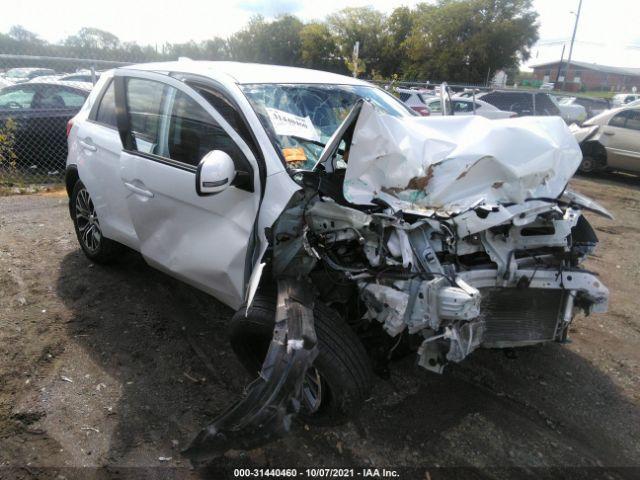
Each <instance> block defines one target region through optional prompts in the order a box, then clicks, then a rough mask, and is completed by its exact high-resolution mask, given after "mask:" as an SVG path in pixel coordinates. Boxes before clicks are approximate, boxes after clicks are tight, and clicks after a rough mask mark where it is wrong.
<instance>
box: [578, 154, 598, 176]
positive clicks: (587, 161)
mask: <svg viewBox="0 0 640 480" xmlns="http://www.w3.org/2000/svg"><path fill="white" fill-rule="evenodd" d="M578 170H580V171H581V172H582V173H593V172H595V171H596V170H598V163H597V162H596V159H595V158H593V157H590V156H584V157H582V162H581V163H580V166H579V167H578Z"/></svg>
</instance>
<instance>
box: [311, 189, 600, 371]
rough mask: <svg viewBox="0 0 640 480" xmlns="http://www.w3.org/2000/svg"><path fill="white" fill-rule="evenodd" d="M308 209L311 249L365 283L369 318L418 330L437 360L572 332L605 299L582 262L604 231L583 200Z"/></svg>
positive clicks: (341, 276)
mask: <svg viewBox="0 0 640 480" xmlns="http://www.w3.org/2000/svg"><path fill="white" fill-rule="evenodd" d="M349 214H351V218H349ZM309 218H310V227H309V230H308V232H307V235H306V237H307V242H308V244H309V249H310V251H311V253H312V254H314V255H316V256H317V258H319V261H320V262H322V263H323V264H324V265H326V266H327V268H329V269H331V270H332V271H333V272H332V274H333V275H334V278H335V279H336V281H339V282H353V283H354V284H356V285H357V291H358V295H359V302H361V304H362V305H363V306H364V314H363V318H364V319H367V320H368V321H371V322H380V323H381V324H382V325H383V327H384V330H385V331H386V333H387V334H388V335H390V336H392V337H397V336H399V335H402V334H409V335H415V336H417V337H419V338H420V339H421V345H420V348H419V350H418V354H419V364H420V365H421V366H423V367H425V368H427V369H429V370H434V371H437V372H441V371H442V369H443V367H444V366H445V365H446V363H447V362H460V361H461V360H463V359H464V358H465V357H466V356H467V355H469V354H470V353H471V352H472V351H473V350H475V349H476V348H478V347H492V348H507V347H518V346H524V345H532V344H536V343H541V342H547V341H553V340H562V339H564V338H565V337H566V333H567V330H568V327H569V325H570V323H571V321H572V319H573V316H574V313H575V312H576V311H577V310H579V309H582V310H583V311H584V312H585V313H587V314H588V313H591V312H604V311H606V308H607V300H608V291H607V289H606V287H605V286H604V285H603V284H602V282H601V281H600V280H599V279H598V277H597V276H596V275H595V274H594V273H592V272H589V271H587V270H584V269H582V268H580V264H581V262H582V261H583V260H584V259H585V257H586V256H587V255H588V254H589V253H590V252H591V251H592V250H593V248H594V247H595V245H596V243H597V239H596V237H595V235H594V232H593V230H592V229H591V227H590V225H589V223H588V221H587V220H586V219H585V217H584V216H583V215H582V213H581V211H580V209H579V208H578V207H577V205H571V204H568V203H564V202H562V201H547V200H539V201H532V202H527V203H526V204H524V205H513V206H510V207H504V206H502V205H498V206H495V207H493V208H487V207H486V206H478V207H476V208H474V209H471V210H469V211H467V212H465V213H461V214H459V215H455V216H451V217H446V218H439V217H438V216H435V215H433V216H429V217H422V216H417V215H404V214H401V213H400V214H399V213H398V212H395V213H394V212H391V211H389V210H386V211H385V210H383V211H380V212H371V213H368V214H366V215H363V214H362V212H361V211H360V210H350V209H349V207H344V206H339V205H338V204H335V203H333V202H331V201H327V200H325V201H321V200H318V201H317V202H316V203H315V204H314V205H313V206H312V207H311V208H310V209H309Z"/></svg>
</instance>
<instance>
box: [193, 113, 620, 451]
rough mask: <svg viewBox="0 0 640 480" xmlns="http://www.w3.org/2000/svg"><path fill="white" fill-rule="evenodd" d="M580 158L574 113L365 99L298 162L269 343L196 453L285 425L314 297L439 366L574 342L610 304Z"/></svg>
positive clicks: (295, 398) (309, 356)
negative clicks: (484, 351)
mask: <svg viewBox="0 0 640 480" xmlns="http://www.w3.org/2000/svg"><path fill="white" fill-rule="evenodd" d="M580 160H581V155H580V150H579V148H578V145H577V144H576V142H575V140H574V139H573V137H572V136H571V134H570V133H569V131H568V130H567V128H566V126H565V125H564V123H563V122H562V120H561V119H551V118H523V119H514V120H504V121H490V120H486V119H483V118H480V117H465V118H440V119H417V118H410V119H398V118H393V117H390V116H388V115H384V114H381V113H379V112H377V111H376V109H375V108H374V107H373V106H372V105H370V104H369V103H367V102H363V103H361V104H359V105H357V106H356V108H354V110H353V111H352V112H351V114H350V115H349V116H348V117H347V118H346V119H345V121H344V122H343V124H342V125H341V126H340V128H339V129H338V130H337V131H336V134H335V135H334V137H333V138H332V139H331V140H330V141H329V142H328V144H327V145H326V147H325V149H324V151H323V153H322V155H321V157H320V159H319V161H318V162H317V163H316V164H315V166H314V167H313V168H312V169H304V170H302V169H301V170H295V171H292V175H293V178H294V180H295V181H296V182H297V183H298V184H299V186H300V190H299V191H298V192H297V193H296V194H295V195H294V197H293V198H292V199H291V201H290V202H289V205H288V207H287V208H286V209H285V210H284V211H283V213H282V214H281V216H280V218H279V219H278V221H277V222H276V223H275V224H274V225H273V226H272V228H270V229H269V231H268V237H269V238H270V247H269V250H268V253H267V255H266V257H265V258H264V259H263V262H264V263H265V264H267V267H266V268H264V272H265V273H263V278H262V281H261V283H262V285H264V284H274V283H275V284H277V285H278V311H277V317H276V319H277V322H276V328H275V330H274V338H273V341H272V344H271V347H270V349H269V352H268V354H267V357H266V359H265V363H264V364H263V367H262V372H261V375H260V378H259V379H258V380H257V381H256V382H255V383H254V384H252V385H251V387H250V389H249V392H248V394H247V396H246V397H245V399H244V400H242V401H241V402H240V403H239V404H238V405H236V406H235V407H233V408H232V409H230V410H229V411H228V412H226V413H225V414H223V415H222V416H221V417H219V418H218V419H217V420H216V421H215V422H214V424H212V425H211V426H209V427H208V429H207V430H205V431H203V432H202V433H201V434H200V436H199V439H198V440H197V441H196V442H195V445H194V446H192V450H191V451H192V452H194V451H196V450H194V449H198V448H199V449H200V450H198V451H199V452H203V451H204V452H209V453H206V454H199V455H191V458H194V457H195V458H206V456H207V455H209V454H210V451H211V448H212V445H215V449H217V450H218V451H221V450H220V449H222V451H223V450H224V448H232V447H233V446H240V447H242V446H246V445H255V444H256V442H260V441H265V440H267V439H269V438H272V437H273V435H277V434H279V433H282V432H284V431H286V430H287V429H288V426H289V423H290V421H291V418H292V416H293V415H295V413H296V412H297V411H298V408H299V396H300V392H301V381H302V380H301V379H302V377H303V376H304V373H305V371H306V369H307V368H308V367H309V366H310V365H311V363H312V361H313V358H314V355H315V336H314V334H313V315H312V313H311V312H312V311H313V304H314V302H323V303H326V304H329V305H331V306H332V307H334V308H335V309H336V310H338V311H340V312H341V313H342V316H343V317H344V320H345V321H346V322H348V323H349V324H350V325H351V326H352V327H353V328H354V330H357V331H359V332H362V331H365V332H367V331H368V332H371V331H374V330H376V328H377V330H382V331H383V332H384V335H385V336H386V337H387V338H389V339H390V340H391V341H390V342H388V343H387V345H389V354H390V353H391V351H392V350H393V349H394V348H395V347H396V346H397V345H398V344H399V343H400V341H402V340H403V339H406V338H410V339H412V340H413V341H412V342H409V343H411V344H414V345H416V346H417V349H416V350H417V354H418V363H419V364H420V365H421V366H422V367H424V368H426V369H428V370H432V371H436V372H442V370H443V368H444V367H445V365H446V364H447V363H448V362H460V361H462V360H463V359H465V358H466V357H467V356H468V355H469V354H471V353H472V352H473V351H474V350H475V349H477V348H480V347H487V348H511V347H518V346H525V345H532V344H537V343H542V342H548V341H554V340H556V341H562V340H564V339H565V338H566V335H567V331H568V328H569V325H570V324H571V321H572V319H573V317H574V314H575V313H576V312H577V311H580V310H581V311H583V312H585V313H586V314H589V313H599V312H604V311H606V309H607V302H608V290H607V288H606V287H605V286H604V285H603V284H602V282H601V281H600V279H599V278H598V276H597V275H596V274H595V273H593V272H590V271H588V270H585V269H584V268H582V267H581V264H582V262H583V261H584V260H585V258H586V257H587V256H588V255H589V254H590V253H591V252H592V251H593V249H594V248H595V247H596V245H597V242H598V240H597V238H596V236H595V233H594V231H593V229H592V228H591V226H590V225H589V222H588V221H587V219H586V218H585V217H584V215H583V210H585V209H586V210H589V211H592V212H596V213H599V214H602V215H608V213H607V212H606V211H605V210H604V209H603V208H602V207H600V206H599V205H598V204H597V203H595V202H593V201H591V200H589V199H586V198H585V197H582V196H581V195H579V194H577V193H575V192H572V191H570V190H568V189H567V182H568V180H569V179H570V178H571V176H572V175H573V173H574V172H575V170H576V168H577V167H578V165H579V164H580ZM261 271H262V270H261ZM255 283H256V282H254V288H250V289H249V290H250V296H251V295H252V292H255ZM249 301H250V299H249ZM287 329H290V330H287ZM239 432H244V433H246V432H251V435H250V437H251V440H250V441H248V442H246V441H243V442H237V441H236V439H237V438H238V435H239ZM243 438H245V439H246V438H247V437H246V436H245V437H243ZM225 442H226V443H225Z"/></svg>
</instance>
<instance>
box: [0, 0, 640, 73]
mask: <svg viewBox="0 0 640 480" xmlns="http://www.w3.org/2000/svg"><path fill="white" fill-rule="evenodd" d="M416 3H419V2H418V1H417V0H369V1H366V0H323V1H321V2H318V1H314V2H310V1H308V0H307V1H303V0H262V1H260V0H224V1H215V0H214V1H211V0H208V1H207V0H180V1H179V2H176V1H175V0H171V1H169V0H133V1H132V0H110V1H109V2H102V3H100V4H98V3H92V2H87V0H65V1H64V9H61V8H60V6H61V5H62V4H61V3H60V2H52V1H51V0H29V1H28V2H20V1H7V2H5V4H4V5H3V7H2V16H0V31H1V32H6V31H8V30H9V28H10V27H11V25H15V24H19V25H22V26H24V27H25V28H27V29H28V30H31V31H33V32H36V33H37V34H38V35H40V37H41V38H43V39H45V40H48V41H51V42H57V41H60V40H61V39H63V38H65V37H67V36H68V35H72V34H74V33H76V32H77V31H78V30H79V29H80V28H81V27H85V26H90V27H96V28H101V29H103V30H107V31H110V32H112V33H114V34H115V35H117V36H118V37H119V38H120V40H122V41H136V42H138V43H141V44H150V45H156V44H157V45H161V44H162V43H164V42H172V43H175V42H186V41H188V40H195V41H200V40H205V39H207V38H211V37H213V36H219V37H228V36H229V35H231V34H232V33H234V32H235V31H237V30H239V29H241V28H242V27H243V25H245V24H246V22H247V21H248V20H249V18H251V16H253V15H256V14H261V15H263V16H265V17H267V18H272V17H274V16H276V15H278V14H283V13H292V14H295V15H297V16H298V17H300V18H301V19H303V20H305V21H309V20H317V19H323V18H324V17H326V16H327V15H328V14H329V13H332V12H334V11H337V10H340V9H341V8H344V7H345V6H367V5H371V6H373V7H374V8H376V9H377V10H380V11H382V12H384V13H391V12H392V11H393V9H394V8H396V7H398V6H401V5H407V6H413V5H415V4H416ZM94 5H95V6H94ZM577 7H578V0H534V9H535V10H536V11H537V12H538V13H539V19H538V22H539V24H540V30H539V32H540V40H539V42H538V44H537V45H536V46H535V47H534V48H533V50H532V58H531V59H530V60H529V61H527V62H525V64H524V65H523V67H525V68H526V67H528V66H529V65H534V64H537V63H544V62H547V61H554V60H559V59H560V55H561V52H562V45H563V44H566V45H567V47H566V51H565V59H566V57H567V55H568V53H569V42H570V39H571V32H572V30H573V24H574V20H575V16H574V14H573V13H572V11H575V10H577ZM639 24H640V0H583V2H582V12H581V15H580V23H579V26H578V32H577V35H576V42H575V46H574V50H573V59H574V60H580V61H586V62H594V63H599V64H603V65H612V66H620V67H638V68H640V28H638V26H639Z"/></svg>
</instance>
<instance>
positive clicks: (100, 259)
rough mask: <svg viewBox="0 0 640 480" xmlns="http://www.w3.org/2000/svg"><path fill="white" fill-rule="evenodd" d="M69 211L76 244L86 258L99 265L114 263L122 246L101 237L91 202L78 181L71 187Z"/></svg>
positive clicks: (85, 189) (89, 196) (87, 193)
mask: <svg viewBox="0 0 640 480" xmlns="http://www.w3.org/2000/svg"><path fill="white" fill-rule="evenodd" d="M69 209H70V211H71V218H72V219H73V226H74V228H75V231H76V237H78V243H80V247H82V251H83V252H84V254H85V255H86V256H87V258H88V259H89V260H91V261H92V262H96V263H101V264H107V263H112V262H113V261H115V260H116V258H117V257H118V256H119V255H120V254H121V253H122V251H123V246H122V245H121V244H119V243H117V242H114V241H113V240H109V239H108V238H106V237H105V236H104V235H102V230H101V229H100V222H99V220H98V216H97V214H96V211H95V208H94V205H93V200H92V199H91V195H90V194H89V191H88V190H87V188H86V187H85V186H84V184H83V183H82V182H81V181H80V180H78V181H77V182H76V183H75V185H74V186H73V190H72V192H71V197H70V199H69Z"/></svg>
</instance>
